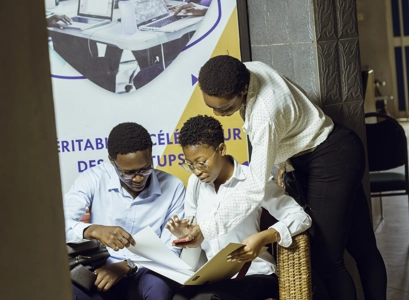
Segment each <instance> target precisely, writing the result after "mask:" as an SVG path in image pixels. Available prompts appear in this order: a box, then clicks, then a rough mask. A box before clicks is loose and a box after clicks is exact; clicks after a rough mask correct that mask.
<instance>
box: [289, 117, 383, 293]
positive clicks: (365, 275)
mask: <svg viewBox="0 0 409 300" xmlns="http://www.w3.org/2000/svg"><path fill="white" fill-rule="evenodd" d="M290 160H291V163H292V164H293V166H294V168H295V169H296V172H297V175H299V176H300V175H301V176H303V177H304V178H305V179H306V181H307V200H306V201H307V204H308V206H309V207H310V212H311V218H312V220H313V224H314V235H313V236H312V239H311V260H312V267H313V269H314V272H315V273H317V274H318V275H319V276H320V277H321V279H322V281H323V282H324V284H325V286H326V288H327V291H328V293H329V296H330V298H331V299H342V300H345V299H348V300H353V299H356V289H355V285H354V282H353V281H352V278H351V276H350V274H349V272H348V271H347V269H346V268H345V265H344V250H345V249H346V250H347V251H348V252H349V253H350V254H351V256H352V257H353V258H354V259H355V261H356V264H357V267H358V270H359V275H360V278H361V282H362V286H363V290H364V294H365V299H371V300H373V299H386V269H385V264H384V261H383V259H382V256H381V254H380V252H379V250H378V248H377V246H376V240H375V235H374V232H373V229H372V223H371V219H370V214H369V207H368V202H367V199H366V196H365V193H364V190H363V186H362V177H363V174H364V171H365V152H364V148H363V145H362V142H361V140H360V138H359V137H358V136H357V135H356V134H355V132H353V131H352V130H350V129H348V128H346V127H345V126H343V125H341V124H335V128H334V130H333V131H332V132H331V134H330V135H329V136H328V138H327V140H326V141H324V142H323V143H322V144H320V145H319V146H318V147H317V148H316V149H315V150H314V151H313V152H310V153H307V154H304V155H301V156H297V157H293V158H291V159H290Z"/></svg>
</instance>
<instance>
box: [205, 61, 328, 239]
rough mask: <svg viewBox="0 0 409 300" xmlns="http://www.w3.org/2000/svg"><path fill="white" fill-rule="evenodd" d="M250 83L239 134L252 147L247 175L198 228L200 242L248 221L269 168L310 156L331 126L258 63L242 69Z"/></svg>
mask: <svg viewBox="0 0 409 300" xmlns="http://www.w3.org/2000/svg"><path fill="white" fill-rule="evenodd" d="M245 65H246V67H247V69H248V70H249V71H250V83H249V88H248V95H247V99H246V106H245V108H244V109H245V111H244V114H243V115H244V125H243V131H244V132H245V133H246V134H247V135H248V136H249V138H250V142H251V144H252V154H251V161H250V171H249V176H248V177H247V179H246V181H245V182H244V184H242V185H241V186H240V188H237V189H235V192H234V193H233V194H232V195H231V199H230V201H229V202H228V203H226V204H222V205H220V207H219V209H218V211H217V212H216V213H215V214H214V215H213V216H211V217H209V218H208V219H207V220H203V221H202V222H199V225H200V228H201V230H202V233H203V235H204V237H205V238H207V239H212V238H215V237H216V236H218V235H223V234H225V233H227V232H229V231H230V230H232V229H233V228H235V227H236V226H237V225H238V224H240V223H241V222H242V221H243V220H244V219H245V218H246V217H248V216H249V214H251V213H252V212H253V211H254V210H255V209H256V208H257V207H258V206H259V204H260V202H261V200H262V199H263V198H264V197H265V195H266V182H267V181H268V179H269V178H270V176H271V173H272V170H273V166H274V165H277V164H284V163H285V162H286V161H287V160H288V159H289V158H291V157H293V156H296V155H298V154H302V153H304V152H308V151H312V150H314V149H315V147H317V146H318V145H319V144H321V143H322V142H323V141H325V139H326V138H327V137H328V135H329V133H330V132H331V131H332V129H333V127H334V124H333V122H332V120H331V118H329V117H328V116H326V115H325V114H324V113H323V112H322V110H321V109H320V108H319V107H318V106H316V105H315V104H314V103H312V102H311V101H310V100H309V99H308V98H307V96H306V95H305V94H304V92H303V91H301V90H300V89H299V88H297V87H296V86H295V85H294V84H293V83H292V82H290V81H289V80H288V79H286V78H284V77H282V76H281V75H279V74H278V73H277V72H276V71H275V70H273V69H272V68H271V67H270V66H268V65H266V64H264V63H261V62H247V63H245Z"/></svg>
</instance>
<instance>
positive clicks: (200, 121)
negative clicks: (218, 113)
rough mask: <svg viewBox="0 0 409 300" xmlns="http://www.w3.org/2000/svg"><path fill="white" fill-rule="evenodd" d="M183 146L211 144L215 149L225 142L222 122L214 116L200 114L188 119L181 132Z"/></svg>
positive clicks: (180, 137)
mask: <svg viewBox="0 0 409 300" xmlns="http://www.w3.org/2000/svg"><path fill="white" fill-rule="evenodd" d="M179 143H180V145H181V146H182V147H186V146H196V145H209V146H212V147H213V148H214V149H216V148H217V146H219V145H220V143H224V132H223V127H222V124H220V122H219V121H218V120H216V119H215V118H213V117H209V116H206V115H204V116H203V115H198V116H196V117H192V118H190V119H189V120H187V121H186V122H185V123H184V124H183V127H182V129H181V130H180V134H179Z"/></svg>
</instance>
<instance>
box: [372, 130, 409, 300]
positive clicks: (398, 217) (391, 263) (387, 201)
mask: <svg viewBox="0 0 409 300" xmlns="http://www.w3.org/2000/svg"><path fill="white" fill-rule="evenodd" d="M402 125H403V127H404V128H405V129H406V132H407V136H408V137H409V122H405V123H402ZM373 201H377V200H376V199H373ZM382 204H383V215H384V218H383V220H382V222H380V224H379V226H378V227H377V228H376V230H375V235H376V240H377V243H378V248H379V250H380V251H381V253H382V256H383V259H384V261H385V264H386V269H387V272H388V297H387V299H388V300H409V207H408V197H407V196H392V197H384V198H383V199H382Z"/></svg>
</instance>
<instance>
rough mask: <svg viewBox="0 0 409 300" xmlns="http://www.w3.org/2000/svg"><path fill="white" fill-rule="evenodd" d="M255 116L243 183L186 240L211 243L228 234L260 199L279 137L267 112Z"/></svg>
mask: <svg viewBox="0 0 409 300" xmlns="http://www.w3.org/2000/svg"><path fill="white" fill-rule="evenodd" d="M257 113H258V118H257V120H258V121H257V120H256V121H254V122H252V124H251V126H252V128H257V132H256V133H255V134H254V135H253V136H252V137H251V142H252V146H253V150H252V155H251V161H250V167H249V174H248V177H247V179H246V180H245V182H244V183H243V184H242V185H241V186H240V187H239V188H237V189H236V191H235V193H234V194H233V195H232V197H231V198H230V199H229V201H226V202H223V203H221V204H220V208H219V209H218V211H217V213H216V214H215V215H214V217H213V218H211V219H208V220H206V221H204V222H201V223H200V224H199V225H200V228H199V230H198V231H196V232H192V234H191V235H189V238H191V239H194V238H195V236H197V235H199V234H200V233H202V234H203V236H204V238H205V239H212V238H215V237H217V236H218V235H221V234H225V233H227V232H229V231H230V230H232V229H233V228H235V227H236V226H237V225H238V224H240V223H241V222H242V221H243V220H244V219H245V218H246V217H247V216H248V215H249V214H250V213H251V212H252V211H254V209H255V208H256V207H257V206H258V205H259V204H260V202H261V201H262V199H264V195H265V185H266V183H267V181H268V180H269V178H270V175H271V172H272V170H273V166H274V162H275V158H276V152H277V147H278V143H279V141H280V134H279V132H278V131H277V130H276V126H275V125H274V124H272V123H271V122H270V121H269V115H268V113H267V110H264V112H263V111H262V110H258V111H257ZM253 130H254V129H253Z"/></svg>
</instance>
